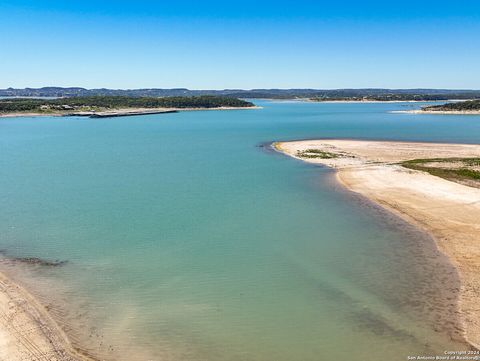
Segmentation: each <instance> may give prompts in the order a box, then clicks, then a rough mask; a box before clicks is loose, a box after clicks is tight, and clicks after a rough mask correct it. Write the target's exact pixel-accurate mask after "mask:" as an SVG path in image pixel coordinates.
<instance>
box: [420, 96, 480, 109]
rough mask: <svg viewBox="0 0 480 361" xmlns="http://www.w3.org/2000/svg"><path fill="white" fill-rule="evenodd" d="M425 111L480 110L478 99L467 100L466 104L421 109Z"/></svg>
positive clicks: (459, 103) (449, 104)
mask: <svg viewBox="0 0 480 361" xmlns="http://www.w3.org/2000/svg"><path fill="white" fill-rule="evenodd" d="M422 109H423V110H426V111H440V112H441V111H472V110H480V99H477V100H469V101H466V102H457V103H447V104H442V105H432V106H429V107H423V108H422Z"/></svg>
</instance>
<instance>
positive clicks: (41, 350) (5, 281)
mask: <svg viewBox="0 0 480 361" xmlns="http://www.w3.org/2000/svg"><path fill="white" fill-rule="evenodd" d="M0 360H5V361H7V360H8V361H39V360H45V361H47V360H48V361H74V360H75V361H94V359H93V358H91V357H89V356H86V355H83V354H82V353H80V352H79V351H77V350H75V348H74V347H73V346H72V344H71V343H70V341H69V340H68V338H67V336H66V335H65V333H64V332H63V330H62V329H61V328H60V327H59V326H58V325H57V324H56V322H55V321H54V320H53V319H52V317H51V316H50V315H49V313H48V311H47V310H46V309H45V307H43V306H42V305H41V304H40V303H39V302H38V301H37V300H36V299H35V298H34V297H33V296H32V295H31V294H30V293H28V291H27V290H25V289H24V288H23V287H20V286H19V285H18V284H16V283H14V282H12V281H11V280H10V279H9V278H8V277H6V276H5V275H4V274H3V273H0Z"/></svg>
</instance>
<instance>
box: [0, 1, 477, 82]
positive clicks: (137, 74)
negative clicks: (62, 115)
mask: <svg viewBox="0 0 480 361" xmlns="http://www.w3.org/2000/svg"><path fill="white" fill-rule="evenodd" d="M0 39H1V42H0V87H1V88H5V87H10V86H11V87H27V86H28V87H40V86H52V85H56V86H82V87H87V88H95V87H106V88H143V87H157V88H171V87H188V88H191V89H223V88H244V89H250V88H274V87H275V88H325V89H326V88H347V87H348V88H360V87H388V88H415V87H428V88H457V89H459V88H475V89H480V67H479V65H480V1H479V0H475V1H462V0H457V1H448V2H447V1H442V0H438V1H430V0H425V1H424V0H416V1H411V0H403V1H385V0H384V1H361V0H355V1H350V0H344V1H340V0H329V1H304V0H296V1H288V2H282V1H262V0H256V1H252V0H240V1H226V0H225V1H211V0H204V1H194V2H193V1H176V0H169V1H151V0H136V1H123V0H115V1H113V0H107V1H101V0H96V1H93V0H78V1H67V0H64V1H55V0H37V1H12V0H1V1H0Z"/></svg>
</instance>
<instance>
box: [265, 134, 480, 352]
mask: <svg viewBox="0 0 480 361" xmlns="http://www.w3.org/2000/svg"><path fill="white" fill-rule="evenodd" d="M274 145H275V147H276V148H277V150H279V151H281V152H283V153H285V154H287V155H289V156H292V157H294V158H298V159H301V160H304V161H306V162H309V163H314V164H322V165H327V166H329V167H333V168H336V169H337V170H338V172H337V178H338V180H339V181H340V182H341V183H342V184H343V185H345V186H346V187H347V188H348V189H350V190H352V191H354V192H357V193H359V194H361V195H363V196H365V197H367V198H369V199H371V200H373V201H374V202H376V203H378V204H380V205H381V206H383V207H385V208H386V209H388V210H390V211H393V212H394V213H396V214H397V215H400V216H401V217H402V218H404V219H406V220H407V221H410V222H412V223H414V224H416V225H419V226H421V227H422V228H423V229H425V230H427V231H428V232H429V233H430V234H432V235H433V237H434V239H435V241H436V243H437V246H438V248H439V249H440V251H442V252H443V253H444V254H445V255H446V256H447V257H448V258H449V259H450V260H451V262H452V264H453V265H454V266H455V267H456V268H457V270H458V273H459V276H460V279H461V283H462V285H461V289H460V299H459V304H458V307H459V311H460V317H461V320H462V329H461V330H459V332H461V333H462V334H463V335H464V338H465V340H466V341H467V342H469V343H470V344H471V345H472V346H473V347H475V348H477V349H479V348H480V189H478V188H473V187H469V186H466V185H463V184H459V183H455V182H452V181H448V180H445V179H442V178H439V177H435V176H433V175H430V174H428V173H425V172H421V171H415V170H411V169H406V168H404V167H402V166H401V165H398V164H397V163H398V162H400V161H405V160H411V159H419V158H441V157H465V158H466V157H480V145H466V144H440V143H410V142H381V141H355V140H305V141H293V142H280V143H275V144H274ZM306 149H318V150H322V151H325V152H329V153H335V154H338V155H339V157H338V158H331V159H321V158H301V157H299V156H298V155H297V152H298V151H305V150H306Z"/></svg>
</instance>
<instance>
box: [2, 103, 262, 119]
mask: <svg viewBox="0 0 480 361" xmlns="http://www.w3.org/2000/svg"><path fill="white" fill-rule="evenodd" d="M261 108H262V107H259V106H254V107H218V108H126V109H115V110H105V111H100V112H71V111H69V112H57V113H31V112H29V113H8V114H0V118H19V117H68V116H84V117H89V116H92V115H93V116H95V115H97V116H100V117H109V116H111V117H118V116H129V115H149V114H162V113H173V112H193V111H206V110H208V111H213V110H247V109H261Z"/></svg>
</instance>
